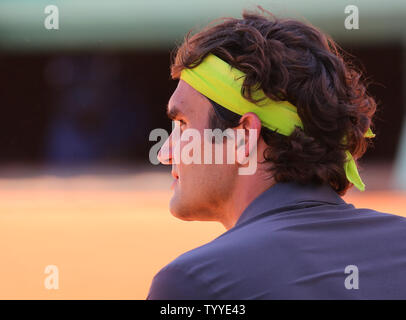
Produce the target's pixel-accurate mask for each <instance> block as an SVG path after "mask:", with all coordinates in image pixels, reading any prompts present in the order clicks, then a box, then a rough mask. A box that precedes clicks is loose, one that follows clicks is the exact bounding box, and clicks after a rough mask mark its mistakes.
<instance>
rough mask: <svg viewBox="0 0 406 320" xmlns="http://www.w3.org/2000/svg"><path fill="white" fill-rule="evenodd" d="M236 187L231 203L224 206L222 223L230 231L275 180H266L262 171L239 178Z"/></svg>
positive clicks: (228, 202)
mask: <svg viewBox="0 0 406 320" xmlns="http://www.w3.org/2000/svg"><path fill="white" fill-rule="evenodd" d="M238 177H239V178H238V180H237V181H236V187H235V188H234V192H233V194H232V196H231V197H230V199H229V201H227V203H226V204H225V205H224V211H223V212H222V215H221V220H220V222H221V223H222V224H223V225H224V227H225V228H226V229H227V230H229V229H231V228H232V227H234V225H235V224H236V223H237V221H238V219H239V218H240V216H241V214H242V213H243V212H244V210H245V209H246V208H247V207H248V205H249V204H250V203H251V202H252V201H254V200H255V199H256V198H257V197H258V196H259V195H260V194H261V193H263V192H264V191H265V190H267V189H268V188H270V187H272V186H273V185H274V184H275V182H274V180H273V179H266V175H265V173H264V172H262V171H261V170H257V173H255V174H254V175H246V176H243V175H241V176H238Z"/></svg>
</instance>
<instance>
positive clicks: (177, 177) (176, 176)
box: [171, 170, 179, 180]
mask: <svg viewBox="0 0 406 320" xmlns="http://www.w3.org/2000/svg"><path fill="white" fill-rule="evenodd" d="M171 174H172V177H173V178H174V179H176V180H178V179H179V175H178V174H177V173H176V172H175V171H173V170H172V171H171Z"/></svg>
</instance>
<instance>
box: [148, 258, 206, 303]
mask: <svg viewBox="0 0 406 320" xmlns="http://www.w3.org/2000/svg"><path fill="white" fill-rule="evenodd" d="M209 299H214V297H213V296H212V295H211V294H210V293H209V288H208V286H207V285H206V284H204V283H203V282H202V281H201V280H199V279H197V277H196V276H195V275H191V274H188V273H187V272H186V271H185V270H183V269H182V268H179V267H174V266H166V267H164V268H163V269H161V271H159V272H158V273H157V274H156V275H155V277H154V279H153V280H152V284H151V287H150V289H149V293H148V296H147V300H209Z"/></svg>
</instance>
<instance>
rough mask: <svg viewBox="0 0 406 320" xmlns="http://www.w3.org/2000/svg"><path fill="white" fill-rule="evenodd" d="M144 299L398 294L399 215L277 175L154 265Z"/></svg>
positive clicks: (404, 281)
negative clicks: (209, 235) (208, 232)
mask: <svg viewBox="0 0 406 320" xmlns="http://www.w3.org/2000/svg"><path fill="white" fill-rule="evenodd" d="M346 268H348V269H347V270H346ZM147 299H196V300H201V299H406V218H403V217H400V216H396V215H392V214H388V213H382V212H377V211H375V210H371V209H357V208H355V207H354V206H353V205H352V204H348V203H346V202H345V201H344V200H343V199H342V198H341V197H340V196H339V195H338V194H337V193H336V192H335V191H334V190H333V189H332V188H331V187H330V186H328V185H321V186H316V185H300V184H297V183H295V182H288V183H277V184H275V185H274V186H272V187H271V188H269V189H267V190H266V191H265V192H263V193H262V194H261V195H259V196H258V197H257V198H256V199H255V200H254V201H253V202H251V203H250V204H249V206H248V207H247V208H246V209H245V210H244V212H243V213H242V214H241V216H240V218H239V219H238V221H237V223H236V224H235V226H234V227H233V228H231V229H230V230H228V231H226V232H225V233H223V234H222V235H220V236H219V237H217V238H216V239H214V240H213V241H211V242H209V243H207V244H205V245H203V246H200V247H198V248H196V249H193V250H191V251H188V252H186V253H184V254H182V255H180V256H179V257H178V258H176V259H175V260H173V261H172V262H171V263H169V264H168V265H167V266H165V267H164V268H163V269H161V270H160V271H159V272H158V273H157V274H156V275H155V277H154V279H153V281H152V284H151V288H150V291H149V294H148V297H147Z"/></svg>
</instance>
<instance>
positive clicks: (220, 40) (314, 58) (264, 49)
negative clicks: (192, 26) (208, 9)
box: [168, 12, 376, 220]
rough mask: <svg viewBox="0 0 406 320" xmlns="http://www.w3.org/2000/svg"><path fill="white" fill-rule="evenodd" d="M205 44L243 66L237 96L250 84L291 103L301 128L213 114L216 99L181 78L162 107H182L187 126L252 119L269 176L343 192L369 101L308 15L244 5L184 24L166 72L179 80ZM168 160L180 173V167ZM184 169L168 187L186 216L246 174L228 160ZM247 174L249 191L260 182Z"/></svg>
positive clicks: (248, 94)
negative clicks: (284, 129) (287, 16)
mask: <svg viewBox="0 0 406 320" xmlns="http://www.w3.org/2000/svg"><path fill="white" fill-rule="evenodd" d="M210 53H211V54H214V55H215V56H217V57H219V58H220V59H222V60H224V61H225V62H227V63H228V64H230V65H231V66H233V67H234V68H236V69H238V70H240V71H242V72H244V73H245V74H246V77H245V79H244V83H243V87H242V91H241V94H242V95H243V97H244V98H246V99H247V100H249V101H251V102H254V103H256V102H258V101H256V100H255V99H254V98H253V96H252V92H253V88H254V89H256V88H258V86H257V85H258V84H259V88H260V89H262V90H263V92H264V93H265V95H266V96H268V97H269V98H270V99H272V100H275V101H288V102H290V103H291V104H293V105H294V106H296V108H297V112H298V115H299V117H300V119H301V121H302V123H303V127H304V128H303V130H302V129H300V128H297V129H295V131H294V132H293V133H292V134H291V135H289V136H284V135H281V134H279V133H277V132H274V131H272V130H269V129H267V128H264V127H261V125H260V123H259V119H258V117H256V115H255V114H246V115H243V116H242V117H241V118H235V117H232V119H222V118H221V113H219V112H215V110H218V108H221V106H218V105H216V104H215V103H213V102H211V101H210V100H209V99H208V98H206V97H204V96H203V95H202V94H201V93H199V92H198V91H196V90H195V89H193V88H192V87H191V86H189V85H188V84H187V83H185V82H184V81H182V80H181V81H179V85H178V88H177V89H176V91H175V92H174V94H173V96H172V97H171V99H170V101H169V105H168V108H169V111H170V112H171V109H172V108H173V107H174V106H177V107H178V108H184V111H185V112H188V113H189V114H190V115H191V116H190V117H192V118H193V119H194V120H193V124H192V122H189V125H191V126H192V127H193V128H198V130H203V129H204V128H210V127H213V126H214V127H220V129H224V128H226V127H231V128H237V127H238V126H240V127H239V128H245V129H248V128H254V127H256V128H258V129H259V132H260V134H259V135H258V139H257V141H258V146H259V148H258V156H259V157H258V159H259V161H260V162H263V163H262V164H263V165H264V166H265V167H266V169H267V170H268V171H269V176H268V177H270V178H271V181H273V182H276V183H277V182H285V181H296V182H299V183H302V184H307V183H320V184H322V183H324V184H329V185H330V186H331V187H332V188H333V189H334V190H335V191H336V192H337V193H338V194H340V195H344V194H345V192H346V191H347V190H348V188H349V187H351V183H350V182H349V181H348V180H347V177H346V174H345V172H344V161H345V151H346V150H349V151H350V152H351V154H352V156H353V157H354V159H356V160H357V159H359V158H360V157H361V156H362V155H363V154H364V153H365V151H366V149H367V146H368V140H367V139H366V138H364V133H365V132H366V131H367V129H368V128H369V127H370V125H371V119H372V116H373V114H374V113H375V110H376V104H375V102H374V100H373V99H372V98H371V97H370V96H369V95H368V94H367V93H366V88H365V86H364V84H363V83H362V81H361V80H360V76H361V75H360V73H358V72H357V71H355V70H354V68H353V67H352V66H351V65H349V64H348V63H346V62H344V60H343V58H342V56H341V55H340V53H339V52H338V49H337V47H336V45H335V44H334V42H333V41H332V40H331V39H329V38H328V37H327V36H326V35H324V34H323V33H321V32H320V31H319V30H317V29H316V28H314V27H313V26H310V25H308V24H305V23H302V22H299V21H295V20H280V19H276V18H274V17H272V16H271V15H269V16H266V15H264V14H257V13H249V12H244V13H243V16H242V19H234V18H223V19H221V20H220V21H218V20H217V21H215V23H213V24H210V25H209V26H207V27H206V28H204V29H203V30H202V31H200V32H198V33H196V34H194V35H193V36H191V35H190V33H189V34H188V35H187V36H186V38H185V40H184V42H183V43H182V45H181V46H180V47H179V48H178V50H177V52H176V56H175V59H174V62H173V64H172V66H171V75H172V78H173V79H179V78H180V74H181V71H182V70H183V69H191V68H194V67H196V66H198V65H199V64H200V63H201V62H202V61H203V60H204V58H205V57H206V56H207V55H209V54H210ZM182 106H183V107H182ZM224 107H227V106H224ZM216 108H217V109H216ZM190 121H192V120H190ZM241 121H242V122H243V124H241ZM258 123H259V124H258ZM236 125H238V126H236ZM343 137H346V143H343ZM174 168H177V167H176V166H175V167H174ZM178 169H179V174H183V172H180V171H181V170H183V168H180V167H179V168H178ZM184 175H185V176H186V175H187V176H190V177H193V178H191V180H190V181H189V182H186V181H185V183H184V185H182V186H181V183H179V184H177V186H175V191H177V192H175V195H174V198H173V199H172V205H173V206H172V210H171V211H172V213H174V214H175V215H178V216H182V217H183V218H185V217H186V216H189V217H190V218H191V219H195V216H196V215H199V214H198V213H197V212H201V213H202V216H205V217H209V216H210V214H211V213H213V212H215V210H214V207H215V206H217V207H218V205H219V204H221V203H223V204H224V203H227V199H228V197H231V195H232V194H235V193H236V192H238V191H242V190H244V188H243V186H242V181H245V182H247V181H248V180H247V179H245V180H243V179H242V178H241V177H239V176H238V174H237V172H236V166H235V165H218V166H216V165H209V166H207V165H189V166H188V167H186V166H185V168H184ZM181 179H182V177H181ZM181 179H179V182H181ZM186 179H187V178H186V177H185V180H186ZM253 179H254V180H253ZM255 179H256V185H258V186H259V187H258V190H259V189H261V187H260V186H264V185H265V184H266V183H265V184H264V179H265V178H264V175H262V174H258V175H254V177H251V179H250V187H252V186H255V183H254V182H255ZM192 181H193V183H192ZM253 181H254V182H253ZM267 183H268V185H270V183H269V181H268V182H267ZM176 188H178V190H176ZM236 190H237V191H236ZM245 190H246V189H245ZM204 199H206V200H205V201H204ZM234 200H235V197H234ZM194 208H195V209H196V210H195V211H193V210H194ZM180 212H183V213H181V214H180ZM203 212H205V213H203ZM217 214H218V213H214V216H212V218H213V219H211V220H216V219H217V218H216V217H215V216H216V215H217ZM199 220H210V219H209V218H208V219H201V217H200V218H199Z"/></svg>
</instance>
